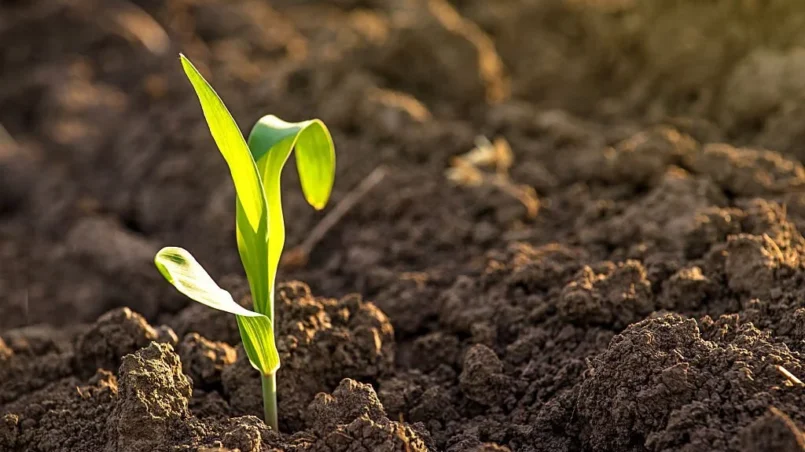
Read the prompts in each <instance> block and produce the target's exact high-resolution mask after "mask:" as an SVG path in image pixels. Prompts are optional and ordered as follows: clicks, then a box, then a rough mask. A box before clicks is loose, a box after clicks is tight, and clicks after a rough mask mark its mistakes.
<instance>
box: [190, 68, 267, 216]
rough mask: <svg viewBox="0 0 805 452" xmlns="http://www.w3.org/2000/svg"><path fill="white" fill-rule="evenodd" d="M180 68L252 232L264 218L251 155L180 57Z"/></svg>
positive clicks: (218, 103) (219, 103) (232, 124)
mask: <svg viewBox="0 0 805 452" xmlns="http://www.w3.org/2000/svg"><path fill="white" fill-rule="evenodd" d="M180 59H181V62H182V67H183V68H184V71H185V74H186V75H187V78H188V79H189V80H190V83H191V84H192V85H193V89H194V90H195V91H196V95H197V96H198V99H199V102H200V103H201V109H202V110H203V112H204V117H205V119H206V120H207V125H208V126H209V129H210V133H211V134H212V137H213V139H214V140H215V143H216V144H217V145H218V149H219V150H220V151H221V154H222V155H223V156H224V159H225V160H226V163H227V165H229V171H230V173H231V174H232V181H233V183H234V184H235V191H236V192H237V196H238V199H240V201H241V203H242V204H243V210H244V213H245V214H246V217H247V218H248V220H249V225H250V226H251V228H252V229H253V230H254V231H257V230H258V229H259V223H260V221H261V217H262V216H264V215H266V207H265V199H264V198H263V195H262V186H261V185H262V184H261V183H260V176H259V174H258V173H257V167H256V165H255V162H254V160H253V158H252V157H251V152H250V151H249V148H248V146H247V144H246V141H245V140H244V139H243V135H242V134H241V133H240V129H239V128H238V125H237V123H236V122H235V120H234V119H233V118H232V115H231V114H230V113H229V110H228V109H227V108H226V106H225V105H224V103H223V101H222V100H221V98H220V97H219V96H218V93H216V92H215V90H213V89H212V86H210V84H209V83H208V82H207V80H206V79H204V77H203V76H202V75H201V73H200V72H199V71H198V69H196V67H195V66H193V63H191V62H190V60H188V59H187V57H185V56H184V55H180Z"/></svg>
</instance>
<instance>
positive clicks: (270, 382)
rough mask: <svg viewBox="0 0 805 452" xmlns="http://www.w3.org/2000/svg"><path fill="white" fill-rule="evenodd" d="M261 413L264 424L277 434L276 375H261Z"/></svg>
mask: <svg viewBox="0 0 805 452" xmlns="http://www.w3.org/2000/svg"><path fill="white" fill-rule="evenodd" d="M260 378H261V380H262V381H263V411H264V413H265V421H266V424H267V425H268V426H269V427H271V429H272V430H274V431H275V432H279V425H278V424H277V374H276V373H273V374H269V375H262V376H261V377H260Z"/></svg>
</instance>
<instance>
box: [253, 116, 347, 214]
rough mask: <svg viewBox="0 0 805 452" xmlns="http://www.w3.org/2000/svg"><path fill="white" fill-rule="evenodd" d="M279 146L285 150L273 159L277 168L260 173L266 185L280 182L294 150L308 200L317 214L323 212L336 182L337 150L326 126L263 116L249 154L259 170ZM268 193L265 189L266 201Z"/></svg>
mask: <svg viewBox="0 0 805 452" xmlns="http://www.w3.org/2000/svg"><path fill="white" fill-rule="evenodd" d="M283 142H284V143H283ZM280 143H283V144H284V146H282V147H281V149H282V152H279V154H280V155H279V156H276V158H275V159H273V162H274V164H275V165H276V166H273V167H271V168H266V170H265V171H261V177H262V178H263V182H264V183H267V182H269V181H272V180H274V178H276V179H277V180H278V179H279V174H280V172H282V167H283V166H284V165H285V162H286V161H287V160H288V156H289V155H290V153H291V150H292V149H293V148H294V147H295V148H296V166H297V171H298V172H299V179H300V181H301V183H302V191H303V192H304V194H305V199H307V202H308V203H309V204H310V205H311V206H313V207H314V208H315V209H316V210H321V209H323V208H324V206H325V205H326V204H327V201H328V200H329V199H330V193H331V191H332V189H333V181H334V179H335V146H334V145H333V139H332V137H331V136H330V131H329V130H327V126H325V125H324V123H323V122H321V121H320V120H318V119H311V120H309V121H303V122H295V123H292V122H285V121H283V120H282V119H280V118H278V117H276V116H274V115H268V116H263V117H262V118H260V120H259V121H257V124H255V125H254V127H253V128H252V131H251V133H250V134H249V150H250V151H251V153H252V157H253V158H254V161H255V162H257V163H258V167H259V164H260V162H261V161H262V160H263V158H264V157H266V155H267V154H268V153H269V151H272V148H273V147H274V146H276V145H278V144H280ZM272 152H273V151H272ZM272 170H273V171H276V172H275V173H273V172H272ZM268 193H269V191H268V187H267V186H266V199H268V198H269V196H268Z"/></svg>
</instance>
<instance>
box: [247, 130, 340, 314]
mask: <svg viewBox="0 0 805 452" xmlns="http://www.w3.org/2000/svg"><path fill="white" fill-rule="evenodd" d="M248 144H249V151H250V152H251V153H252V157H253V158H254V160H255V162H256V163H257V168H258V172H259V173H260V178H261V180H262V182H263V190H264V194H265V199H266V205H267V207H268V211H269V212H270V215H269V218H268V236H269V240H268V275H269V294H270V303H269V304H270V306H269V311H270V312H273V309H274V308H273V307H274V298H273V296H274V284H275V281H276V276H277V267H278V266H279V261H280V257H281V255H282V250H283V248H284V246H285V220H284V216H283V213H282V193H281V190H280V182H281V181H280V179H281V175H282V169H283V168H284V167H285V163H286V162H287V161H288V157H290V155H291V152H293V150H294V149H295V150H296V162H297V170H298V172H299V179H300V182H301V184H302V191H303V192H304V195H305V199H306V200H307V202H308V203H309V204H310V205H311V206H313V207H314V208H315V209H317V210H320V209H322V208H324V206H325V205H326V203H327V201H328V199H329V198H330V194H331V192H332V188H333V182H334V180H335V146H334V144H333V140H332V137H331V136H330V132H329V130H327V127H326V126H325V125H324V123H323V122H321V121H320V120H318V119H313V120H309V121H303V122H298V123H290V122H286V121H283V120H282V119H280V118H278V117H276V116H274V115H268V116H264V117H262V118H260V120H259V121H258V122H257V123H256V124H255V125H254V127H253V128H252V130H251V132H250V133H249V141H248Z"/></svg>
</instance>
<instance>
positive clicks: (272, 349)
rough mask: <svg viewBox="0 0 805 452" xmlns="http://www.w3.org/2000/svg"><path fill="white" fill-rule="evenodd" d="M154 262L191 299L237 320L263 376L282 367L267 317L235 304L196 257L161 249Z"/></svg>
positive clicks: (256, 365) (250, 359) (246, 344)
mask: <svg viewBox="0 0 805 452" xmlns="http://www.w3.org/2000/svg"><path fill="white" fill-rule="evenodd" d="M154 263H155V264H156V266H157V269H159V272H160V273H162V276H164V277H165V279H167V280H168V282H169V283H171V284H173V286H174V287H176V289H177V290H178V291H179V292H181V293H182V294H184V295H186V296H187V297H188V298H190V299H192V300H194V301H197V302H199V303H201V304H203V305H206V306H209V307H211V308H214V309H217V310H219V311H224V312H228V313H230V314H235V315H236V316H237V317H238V326H239V328H240V329H241V338H242V339H243V346H244V348H245V349H246V354H247V355H248V356H249V361H251V363H252V366H254V367H255V368H256V369H257V370H259V371H260V372H263V373H264V374H270V373H273V372H275V371H276V370H277V369H278V368H279V355H278V354H277V348H276V346H275V345H274V332H273V328H272V324H271V320H269V318H268V317H267V316H265V315H263V314H260V313H257V312H253V311H250V310H248V309H246V308H244V307H243V306H241V305H239V304H238V303H237V302H235V300H234V299H233V298H232V295H231V294H230V293H229V292H227V291H226V290H224V289H222V288H220V287H219V286H218V284H216V283H215V281H213V279H212V278H211V277H210V275H209V274H208V273H207V272H206V271H205V270H204V267H202V266H201V264H199V263H198V261H196V259H195V258H194V257H193V255H191V254H190V253H189V252H188V251H187V250H185V249H183V248H178V247H166V248H162V249H161V250H160V251H159V252H158V253H157V255H156V257H155V258H154Z"/></svg>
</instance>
